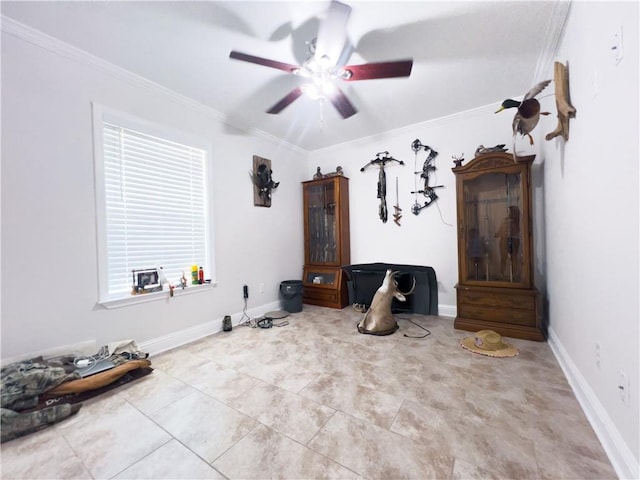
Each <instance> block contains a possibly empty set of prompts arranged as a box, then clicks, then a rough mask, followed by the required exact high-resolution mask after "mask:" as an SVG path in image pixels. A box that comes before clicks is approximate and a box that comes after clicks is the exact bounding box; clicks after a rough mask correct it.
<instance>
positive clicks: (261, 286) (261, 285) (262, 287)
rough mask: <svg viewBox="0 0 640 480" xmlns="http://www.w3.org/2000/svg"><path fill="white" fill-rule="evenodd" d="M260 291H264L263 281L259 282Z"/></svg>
mask: <svg viewBox="0 0 640 480" xmlns="http://www.w3.org/2000/svg"><path fill="white" fill-rule="evenodd" d="M260 293H264V283H261V284H260Z"/></svg>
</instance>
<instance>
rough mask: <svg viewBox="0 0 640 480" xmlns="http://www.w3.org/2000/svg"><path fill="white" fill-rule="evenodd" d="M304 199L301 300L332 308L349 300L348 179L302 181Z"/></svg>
mask: <svg viewBox="0 0 640 480" xmlns="http://www.w3.org/2000/svg"><path fill="white" fill-rule="evenodd" d="M302 189H303V200H304V275H303V280H302V285H303V302H304V303H308V304H312V305H321V306H325V307H332V308H344V307H346V306H347V304H348V303H349V295H348V291H347V279H346V273H345V272H344V270H343V269H342V267H343V266H344V265H348V264H349V263H350V262H351V252H350V248H351V245H350V237H349V179H348V178H346V177H344V176H342V175H336V176H333V177H327V178H321V179H318V180H309V181H307V182H302Z"/></svg>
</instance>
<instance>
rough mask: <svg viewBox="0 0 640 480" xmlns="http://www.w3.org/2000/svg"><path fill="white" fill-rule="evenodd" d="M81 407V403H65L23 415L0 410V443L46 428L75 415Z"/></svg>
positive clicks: (4, 409)
mask: <svg viewBox="0 0 640 480" xmlns="http://www.w3.org/2000/svg"><path fill="white" fill-rule="evenodd" d="M81 407H82V404H81V403H78V404H75V405H70V404H68V403H65V404H63V405H55V406H53V407H49V408H44V409H42V410H34V411H32V412H25V413H18V412H14V411H13V410H9V409H7V408H2V409H0V431H1V432H2V435H1V437H2V438H1V439H0V443H4V442H7V441H9V440H13V439H14V438H19V437H22V436H24V435H27V434H29V433H33V432H37V431H38V430H42V429H43V428H47V427H48V426H49V425H51V424H53V423H56V422H59V421H60V420H64V419H65V418H67V417H70V416H71V415H73V414H75V413H77V412H78V410H80V408H81Z"/></svg>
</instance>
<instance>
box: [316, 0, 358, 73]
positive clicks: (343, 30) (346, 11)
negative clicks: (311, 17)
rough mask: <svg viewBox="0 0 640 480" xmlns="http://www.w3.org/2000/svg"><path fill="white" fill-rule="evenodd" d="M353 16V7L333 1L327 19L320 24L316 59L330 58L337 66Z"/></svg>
mask: <svg viewBox="0 0 640 480" xmlns="http://www.w3.org/2000/svg"><path fill="white" fill-rule="evenodd" d="M350 15H351V7H350V6H349V5H345V4H344V3H340V2H337V1H336V0H333V1H332V2H331V5H330V6H329V10H328V11H327V16H326V18H325V19H324V20H323V21H322V22H321V23H320V27H319V28H318V36H317V38H316V47H315V48H316V50H315V57H316V59H320V58H322V57H323V56H327V57H329V59H330V60H331V64H332V65H335V64H336V63H337V62H338V60H339V59H340V56H341V55H342V50H343V49H344V46H345V44H346V42H347V22H348V21H349V16H350Z"/></svg>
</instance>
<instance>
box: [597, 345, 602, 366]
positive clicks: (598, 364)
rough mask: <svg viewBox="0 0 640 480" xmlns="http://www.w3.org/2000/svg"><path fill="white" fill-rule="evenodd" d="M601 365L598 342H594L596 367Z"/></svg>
mask: <svg viewBox="0 0 640 480" xmlns="http://www.w3.org/2000/svg"><path fill="white" fill-rule="evenodd" d="M601 366H602V362H601V357H600V344H599V343H596V367H598V368H600V367H601Z"/></svg>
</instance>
